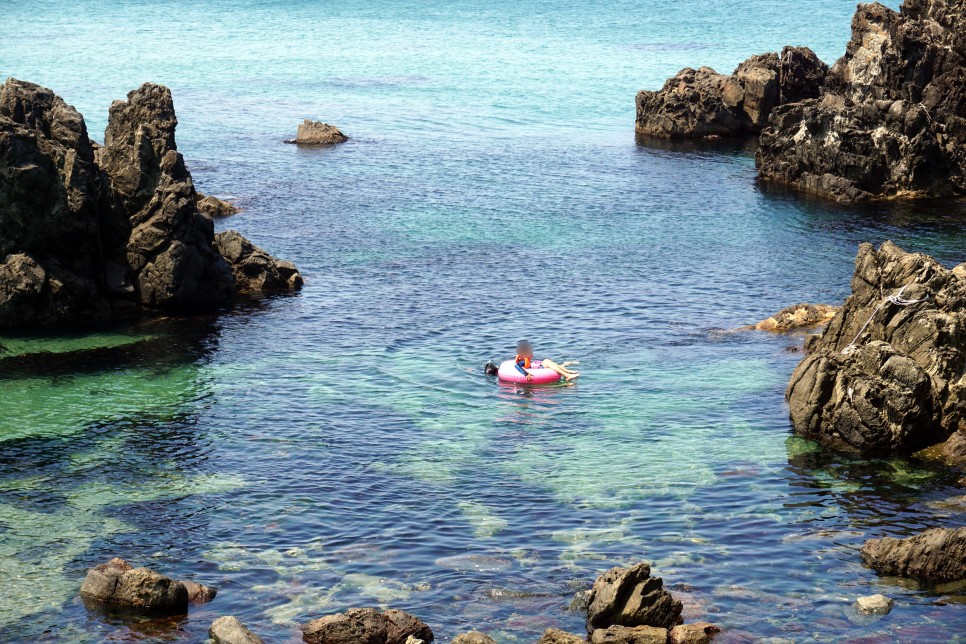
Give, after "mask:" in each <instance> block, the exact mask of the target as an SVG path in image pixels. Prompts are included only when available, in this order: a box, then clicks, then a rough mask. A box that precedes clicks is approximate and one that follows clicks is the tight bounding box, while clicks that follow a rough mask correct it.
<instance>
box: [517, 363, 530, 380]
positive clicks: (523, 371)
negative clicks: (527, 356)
mask: <svg viewBox="0 0 966 644" xmlns="http://www.w3.org/2000/svg"><path fill="white" fill-rule="evenodd" d="M513 366H514V367H516V368H517V371H519V372H520V373H521V374H523V375H524V376H529V375H530V374H528V373H527V370H526V369H524V368H523V361H522V360H518V361H517V362H514V363H513Z"/></svg>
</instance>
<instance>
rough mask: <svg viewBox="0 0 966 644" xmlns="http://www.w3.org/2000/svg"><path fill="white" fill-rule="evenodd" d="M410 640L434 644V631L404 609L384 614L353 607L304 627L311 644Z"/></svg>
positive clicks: (304, 635)
mask: <svg viewBox="0 0 966 644" xmlns="http://www.w3.org/2000/svg"><path fill="white" fill-rule="evenodd" d="M410 638H414V639H416V640H421V641H424V642H432V641H433V639H434V637H433V631H432V630H431V629H430V628H429V626H427V625H426V624H425V623H424V622H423V621H421V620H420V619H419V618H417V617H414V616H412V615H410V614H409V613H405V612H403V611H401V610H387V611H385V612H383V613H380V612H379V611H377V610H375V609H373V608H350V609H349V610H347V611H346V612H344V613H338V614H336V615H327V616H326V617H320V618H319V619H314V620H312V621H311V622H308V623H307V624H304V625H303V626H302V640H303V641H305V642H306V643H307V644H406V642H407V640H409V639H410Z"/></svg>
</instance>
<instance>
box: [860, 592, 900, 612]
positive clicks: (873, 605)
mask: <svg viewBox="0 0 966 644" xmlns="http://www.w3.org/2000/svg"><path fill="white" fill-rule="evenodd" d="M855 610H857V611H859V612H860V613H864V614H866V615H888V614H889V612H890V611H891V610H892V600H891V599H889V598H888V597H886V596H885V595H869V596H868V597H859V599H858V600H857V601H856V602H855Z"/></svg>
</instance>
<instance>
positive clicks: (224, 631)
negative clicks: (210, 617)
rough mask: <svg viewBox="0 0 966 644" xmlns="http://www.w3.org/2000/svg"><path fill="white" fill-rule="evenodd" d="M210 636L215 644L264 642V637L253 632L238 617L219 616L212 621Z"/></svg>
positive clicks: (257, 643) (209, 630) (254, 643)
mask: <svg viewBox="0 0 966 644" xmlns="http://www.w3.org/2000/svg"><path fill="white" fill-rule="evenodd" d="M208 637H210V638H211V639H212V641H214V644H263V641H262V638H260V637H259V636H258V635H255V634H254V633H252V632H251V631H250V630H248V628H247V627H246V626H245V625H244V624H242V623H241V622H240V621H239V620H238V618H237V617H232V616H225V617H219V618H218V619H216V620H215V621H213V622H212V623H211V627H210V628H209V629H208Z"/></svg>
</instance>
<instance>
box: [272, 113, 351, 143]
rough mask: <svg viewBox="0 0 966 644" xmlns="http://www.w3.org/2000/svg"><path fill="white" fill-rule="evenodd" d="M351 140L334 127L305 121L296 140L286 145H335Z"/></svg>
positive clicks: (300, 126)
mask: <svg viewBox="0 0 966 644" xmlns="http://www.w3.org/2000/svg"><path fill="white" fill-rule="evenodd" d="M348 140H349V137H347V136H346V135H345V134H343V133H342V131H341V130H340V129H339V128H337V127H335V126H334V125H329V124H328V123H320V122H319V121H310V120H309V119H305V120H304V121H303V122H302V123H301V124H300V125H299V129H298V132H297V133H296V135H295V138H294V139H292V140H290V141H286V143H299V144H303V145H333V144H336V143H345V142H346V141H348Z"/></svg>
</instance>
